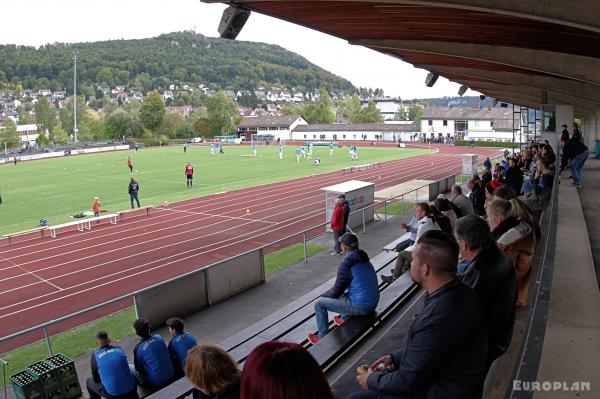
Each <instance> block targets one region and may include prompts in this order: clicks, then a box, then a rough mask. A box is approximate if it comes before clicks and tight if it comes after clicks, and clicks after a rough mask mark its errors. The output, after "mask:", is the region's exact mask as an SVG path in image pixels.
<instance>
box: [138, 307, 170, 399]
mask: <svg viewBox="0 0 600 399" xmlns="http://www.w3.org/2000/svg"><path fill="white" fill-rule="evenodd" d="M133 328H134V329H135V333H136V334H137V336H138V337H140V342H138V343H137V345H136V346H135V347H134V348H133V359H134V363H135V370H136V371H137V372H138V381H139V383H140V385H142V386H144V387H145V388H147V389H150V390H151V391H156V390H158V389H160V388H162V387H163V386H165V385H167V384H170V383H171V382H172V381H173V378H174V377H175V371H174V370H173V363H172V362H171V356H170V355H169V349H167V345H166V344H165V341H164V340H163V339H162V337H161V336H160V335H158V334H155V335H150V322H148V320H146V319H137V320H136V321H134V322H133Z"/></svg>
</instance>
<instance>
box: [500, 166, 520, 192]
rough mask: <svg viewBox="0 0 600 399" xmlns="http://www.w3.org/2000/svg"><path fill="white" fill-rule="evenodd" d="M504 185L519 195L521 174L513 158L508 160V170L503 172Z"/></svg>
mask: <svg viewBox="0 0 600 399" xmlns="http://www.w3.org/2000/svg"><path fill="white" fill-rule="evenodd" d="M504 184H506V185H507V186H509V187H510V188H512V189H513V190H515V192H516V193H517V194H520V193H521V188H522V186H523V172H522V171H521V169H519V167H518V166H517V161H516V160H515V158H514V157H513V158H510V159H509V160H508V169H506V170H505V171H504Z"/></svg>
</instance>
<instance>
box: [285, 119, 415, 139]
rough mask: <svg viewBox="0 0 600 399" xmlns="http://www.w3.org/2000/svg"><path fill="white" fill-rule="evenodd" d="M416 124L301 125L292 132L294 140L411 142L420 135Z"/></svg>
mask: <svg viewBox="0 0 600 399" xmlns="http://www.w3.org/2000/svg"><path fill="white" fill-rule="evenodd" d="M418 131H419V128H418V127H417V126H416V125H414V124H412V123H411V124H404V123H403V124H387V123H356V124H350V123H348V124H346V123H343V124H342V123H340V124H333V125H299V126H297V127H296V128H295V129H294V131H293V132H292V138H293V139H294V140H300V141H302V140H309V141H310V140H325V141H335V140H361V141H393V142H397V141H399V140H402V141H410V139H411V136H413V135H414V134H416V133H418Z"/></svg>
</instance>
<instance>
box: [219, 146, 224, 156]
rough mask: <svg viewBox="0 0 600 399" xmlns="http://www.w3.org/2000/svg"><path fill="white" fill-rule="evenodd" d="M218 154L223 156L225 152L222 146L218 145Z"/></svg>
mask: <svg viewBox="0 0 600 399" xmlns="http://www.w3.org/2000/svg"><path fill="white" fill-rule="evenodd" d="M219 154H225V151H223V145H222V144H219Z"/></svg>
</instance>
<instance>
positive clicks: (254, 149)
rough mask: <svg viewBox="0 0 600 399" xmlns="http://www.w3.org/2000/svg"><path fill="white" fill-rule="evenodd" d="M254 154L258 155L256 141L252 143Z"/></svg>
mask: <svg viewBox="0 0 600 399" xmlns="http://www.w3.org/2000/svg"><path fill="white" fill-rule="evenodd" d="M252 154H254V156H255V157H256V143H252Z"/></svg>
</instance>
